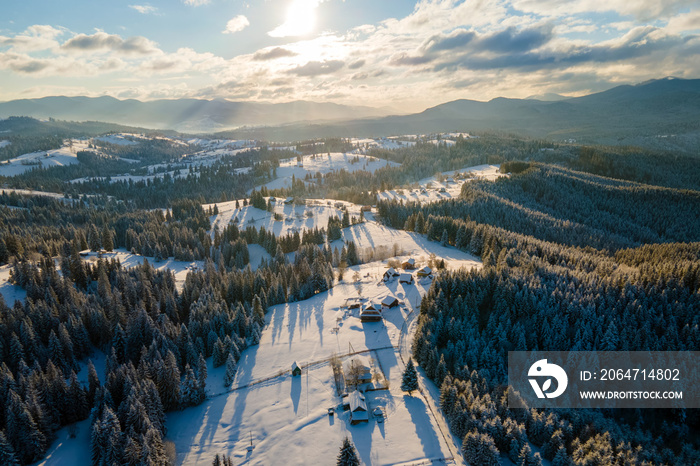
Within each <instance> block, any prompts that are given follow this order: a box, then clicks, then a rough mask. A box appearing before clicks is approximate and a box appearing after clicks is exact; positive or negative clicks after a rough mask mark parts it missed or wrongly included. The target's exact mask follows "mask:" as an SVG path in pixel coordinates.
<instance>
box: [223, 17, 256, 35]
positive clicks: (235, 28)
mask: <svg viewBox="0 0 700 466" xmlns="http://www.w3.org/2000/svg"><path fill="white" fill-rule="evenodd" d="M248 26H250V21H248V18H246V17H245V16H243V15H238V16H236V17H235V18H232V19H230V20H229V22H228V23H226V29H224V30H223V31H222V32H223V33H224V34H235V33H237V32H240V31H242V30H243V29H245V28H247V27H248Z"/></svg>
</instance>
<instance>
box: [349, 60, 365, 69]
mask: <svg viewBox="0 0 700 466" xmlns="http://www.w3.org/2000/svg"><path fill="white" fill-rule="evenodd" d="M363 66H365V61H364V60H357V61H355V62H352V63H350V64H349V65H348V68H350V69H351V70H356V69H358V68H362V67H363Z"/></svg>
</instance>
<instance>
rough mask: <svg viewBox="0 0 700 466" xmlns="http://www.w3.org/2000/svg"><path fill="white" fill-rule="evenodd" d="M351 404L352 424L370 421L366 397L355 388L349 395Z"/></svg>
mask: <svg viewBox="0 0 700 466" xmlns="http://www.w3.org/2000/svg"><path fill="white" fill-rule="evenodd" d="M348 401H349V404H350V424H353V425H354V424H357V423H360V422H368V421H369V413H368V412H367V403H366V402H365V397H364V395H362V394H361V393H360V392H358V391H357V390H355V391H354V392H352V393H350V394H349V395H348Z"/></svg>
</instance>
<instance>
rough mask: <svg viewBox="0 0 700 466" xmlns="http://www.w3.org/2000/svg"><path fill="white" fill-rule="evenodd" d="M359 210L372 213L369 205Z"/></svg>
mask: <svg viewBox="0 0 700 466" xmlns="http://www.w3.org/2000/svg"><path fill="white" fill-rule="evenodd" d="M360 210H361V211H362V212H371V211H372V206H371V205H363V206H362V207H360Z"/></svg>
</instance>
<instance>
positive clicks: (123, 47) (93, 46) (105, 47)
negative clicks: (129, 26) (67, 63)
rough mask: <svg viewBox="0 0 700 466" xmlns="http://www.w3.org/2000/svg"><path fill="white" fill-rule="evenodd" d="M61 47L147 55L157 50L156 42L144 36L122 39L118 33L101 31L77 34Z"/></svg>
mask: <svg viewBox="0 0 700 466" xmlns="http://www.w3.org/2000/svg"><path fill="white" fill-rule="evenodd" d="M61 49H63V50H68V51H77V52H94V51H112V52H118V53H123V54H136V55H148V54H152V53H156V52H158V51H159V50H158V47H156V44H155V43H154V42H152V41H150V40H149V39H146V38H145V37H140V36H135V37H129V38H127V39H122V38H121V37H120V36H118V35H115V34H107V33H106V32H102V31H100V32H97V33H95V34H92V35H86V34H78V35H77V36H75V37H73V38H71V39H69V40H68V41H66V42H65V43H63V45H61Z"/></svg>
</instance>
